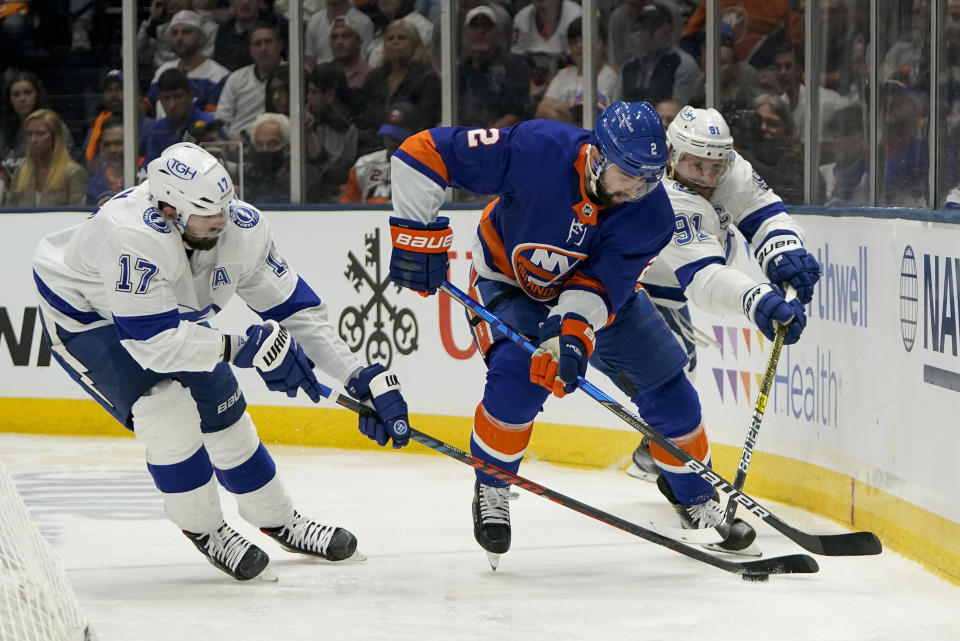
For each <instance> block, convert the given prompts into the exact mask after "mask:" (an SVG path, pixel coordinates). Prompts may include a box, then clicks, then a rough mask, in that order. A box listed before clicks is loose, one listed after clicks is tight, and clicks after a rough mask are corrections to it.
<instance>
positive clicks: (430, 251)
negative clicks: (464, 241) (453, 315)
mask: <svg viewBox="0 0 960 641" xmlns="http://www.w3.org/2000/svg"><path fill="white" fill-rule="evenodd" d="M390 236H391V238H392V239H393V252H392V253H391V254H390V279H391V280H392V281H393V282H395V283H397V284H398V285H400V286H402V287H407V288H409V289H412V290H415V291H418V292H422V293H423V294H424V295H427V294H435V293H436V292H437V287H439V285H440V281H442V280H443V279H444V278H446V277H447V265H448V264H449V260H448V258H447V250H449V249H450V245H451V244H452V242H453V232H452V231H450V219H449V218H445V217H443V216H441V217H440V218H437V219H436V220H435V221H433V222H430V223H422V222H420V221H418V220H408V219H406V218H397V217H395V216H394V217H391V218H390Z"/></svg>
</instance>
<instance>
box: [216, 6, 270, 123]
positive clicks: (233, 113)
mask: <svg viewBox="0 0 960 641" xmlns="http://www.w3.org/2000/svg"><path fill="white" fill-rule="evenodd" d="M282 54H283V42H282V41H281V40H280V35H279V34H278V33H277V28H276V27H274V26H273V25H271V24H268V23H266V22H260V23H258V24H257V25H255V26H254V27H252V28H251V33H250V55H251V56H252V57H253V64H250V65H247V66H246V67H240V68H239V69H237V70H236V71H234V72H232V73H231V74H230V76H229V77H227V81H226V83H225V84H224V85H223V91H222V92H221V93H220V101H219V102H218V103H217V111H216V117H217V118H218V119H220V120H223V121H224V122H226V123H227V136H229V137H230V138H231V139H233V140H240V139H241V132H246V134H247V136H248V137H249V136H250V135H251V133H250V131H249V130H248V129H249V127H250V125H252V124H253V120H254V119H255V118H256V117H257V116H259V115H260V114H262V113H263V112H264V105H265V102H266V91H267V89H266V87H267V78H269V77H270V75H271V74H272V73H273V72H274V70H276V69H277V67H278V66H279V65H280V59H281V56H282Z"/></svg>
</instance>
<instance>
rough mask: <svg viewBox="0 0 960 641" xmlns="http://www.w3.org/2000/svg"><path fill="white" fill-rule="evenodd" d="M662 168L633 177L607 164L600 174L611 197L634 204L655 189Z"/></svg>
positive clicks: (662, 171)
mask: <svg viewBox="0 0 960 641" xmlns="http://www.w3.org/2000/svg"><path fill="white" fill-rule="evenodd" d="M663 173H664V167H660V168H659V169H656V170H651V171H649V172H644V173H643V174H642V175H639V176H638V175H634V174H632V173H630V172H628V171H627V170H625V169H623V168H622V167H620V165H616V164H614V163H608V164H607V165H606V167H604V168H603V170H602V171H601V173H600V176H601V177H600V180H601V181H602V182H603V186H604V189H605V190H606V191H607V192H608V193H609V194H610V196H611V197H613V198H614V199H617V200H622V201H625V202H636V201H638V200H640V199H642V198H643V197H645V196H647V195H648V194H649V193H650V192H652V191H653V190H654V189H656V188H657V185H659V184H660V180H661V179H662V178H663Z"/></svg>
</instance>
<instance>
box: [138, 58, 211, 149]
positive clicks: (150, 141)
mask: <svg viewBox="0 0 960 641" xmlns="http://www.w3.org/2000/svg"><path fill="white" fill-rule="evenodd" d="M157 89H158V99H159V102H160V104H162V105H163V108H164V110H165V111H166V114H167V115H166V116H165V117H163V118H161V119H160V120H158V121H157V124H156V125H154V126H153V129H151V130H150V133H149V134H148V136H147V144H146V145H145V147H144V164H149V162H150V161H151V160H153V159H154V158H158V157H159V156H160V154H161V152H163V150H164V149H166V148H167V147H169V146H170V145H172V144H174V143H178V142H183V141H185V140H186V134H187V127H189V126H190V125H191V124H193V123H195V122H198V121H209V120H213V114H211V113H207V112H205V111H201V110H199V109H198V108H197V106H196V104H194V95H193V87H192V86H191V84H190V81H189V80H188V79H187V74H185V73H183V72H182V71H180V70H179V69H176V68H172V69H167V70H166V71H164V72H163V74H162V75H161V76H160V79H159V80H158V82H157ZM188 142H190V141H188Z"/></svg>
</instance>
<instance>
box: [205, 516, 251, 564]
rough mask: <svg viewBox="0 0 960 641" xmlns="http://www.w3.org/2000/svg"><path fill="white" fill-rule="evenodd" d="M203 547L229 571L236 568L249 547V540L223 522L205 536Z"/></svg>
mask: <svg viewBox="0 0 960 641" xmlns="http://www.w3.org/2000/svg"><path fill="white" fill-rule="evenodd" d="M204 548H205V549H206V551H207V554H209V555H210V556H211V557H212V558H214V559H216V560H217V561H220V562H221V563H223V564H224V565H225V566H227V567H228V568H230V570H231V571H233V570H236V569H237V566H238V565H239V564H240V560H241V559H242V558H243V555H244V554H246V553H247V550H249V549H250V541H248V540H247V539H245V538H244V536H243V535H242V534H240V533H239V532H237V531H236V530H234V529H233V528H231V527H230V526H229V525H227V524H226V523H224V524H223V525H221V526H220V528H219V529H218V530H217V531H216V532H212V533H211V534H210V536H208V537H207V541H206V543H205V544H204Z"/></svg>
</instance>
